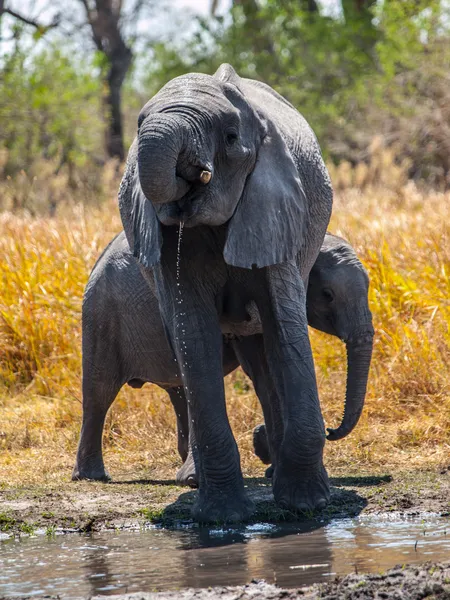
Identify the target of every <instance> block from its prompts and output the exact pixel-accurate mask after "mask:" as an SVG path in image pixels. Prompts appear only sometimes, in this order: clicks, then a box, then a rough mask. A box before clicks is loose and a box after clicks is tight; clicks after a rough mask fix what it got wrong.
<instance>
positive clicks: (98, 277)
mask: <svg viewBox="0 0 450 600" xmlns="http://www.w3.org/2000/svg"><path fill="white" fill-rule="evenodd" d="M150 283H151V282H150ZM368 285H369V281H368V276H367V273H366V271H365V269H364V267H363V266H362V264H361V262H360V261H359V260H358V258H357V256H356V254H355V252H354V250H353V248H352V247H351V246H350V245H349V244H348V243H347V242H346V241H345V240H343V239H341V238H339V237H336V236H334V235H331V234H328V233H327V234H326V236H325V239H324V242H323V245H322V248H321V251H320V253H319V255H318V258H317V260H316V262H315V264H314V266H313V268H312V270H311V272H310V276H309V284H308V291H307V315H308V323H309V324H310V325H311V326H312V327H314V328H316V329H319V330H321V331H324V332H326V333H329V334H331V335H334V336H337V337H339V338H340V339H342V340H343V341H344V342H345V343H346V345H347V355H348V375H347V395H346V401H345V410H344V417H343V421H342V423H341V425H340V426H339V427H338V428H337V429H329V430H328V431H329V435H328V439H331V440H335V439H340V438H342V437H344V436H346V435H347V434H348V433H350V431H351V430H352V429H353V428H354V427H355V425H356V424H357V422H358V419H359V416H360V414H361V411H362V408H363V405H364V397H365V392H366V384H367V377H368V372H369V365H370V358H371V352H372V338H373V328H372V316H371V313H370V310H369V307H368V300H367V293H368ZM228 298H229V299H230V298H231V301H230V300H229V301H228V304H227V310H228V311H229V312H230V311H231V312H232V313H233V314H232V315H231V316H232V318H231V321H233V319H238V318H239V319H246V320H247V321H248V322H249V323H248V332H249V334H251V333H252V331H254V332H255V334H256V332H257V331H258V327H259V325H258V323H257V324H256V325H255V324H254V321H255V319H254V317H252V316H251V315H252V311H253V312H254V309H252V307H248V313H249V314H246V313H245V311H244V314H242V310H241V311H239V310H236V311H234V308H233V301H232V294H231V295H230V294H229V295H228ZM222 310H223V307H222ZM233 311H234V312H233ZM228 316H230V315H229V314H228ZM256 320H258V317H256ZM227 321H230V319H227ZM252 328H253V329H252ZM224 331H226V332H227V333H230V332H229V330H228V329H224ZM247 339H249V338H247ZM234 341H235V340H233V339H232V336H230V335H224V338H223V372H224V375H226V374H228V373H230V372H231V371H233V370H234V369H235V368H236V367H237V366H238V364H239V361H238V359H237V357H236V353H235V349H236V348H237V347H236V346H235V344H234ZM244 343H245V339H244ZM237 354H238V356H239V352H237ZM255 358H256V361H255V362H257V357H255ZM242 366H243V368H244V370H245V371H246V372H247V374H248V375H249V376H251V377H252V379H253V381H254V384H255V388H256V390H257V393H258V395H259V396H260V397H261V395H262V394H263V393H265V390H266V388H267V385H266V382H265V381H264V380H263V378H264V372H265V367H264V366H262V365H259V364H253V365H250V367H249V366H248V364H247V363H244V362H243V363H242ZM145 382H151V383H156V384H157V385H159V386H160V387H162V388H163V389H165V390H166V391H167V392H168V394H169V396H170V400H171V402H172V405H173V407H174V409H175V413H176V417H177V427H178V450H179V453H180V456H181V458H182V460H183V461H184V464H183V466H182V467H181V469H180V470H179V471H178V473H177V480H178V481H179V482H180V483H186V484H189V485H195V484H196V483H197V481H196V474H195V466H194V463H193V460H192V455H191V454H190V452H189V427H188V413H187V403H186V398H185V395H184V389H183V385H182V383H181V375H180V372H179V367H178V363H177V361H176V359H175V355H174V353H173V350H172V348H171V347H170V345H169V344H168V342H167V338H166V335H165V331H164V326H163V323H162V320H161V316H160V312H159V306H158V300H157V297H156V294H155V291H154V289H153V288H152V286H151V285H149V283H148V280H146V279H144V277H143V276H142V274H141V271H140V268H139V265H138V263H137V261H136V259H135V258H134V257H133V255H132V254H131V252H130V249H129V246H128V242H127V240H126V237H125V235H124V233H123V232H122V233H121V234H119V235H118V236H117V237H116V238H114V240H113V241H112V242H111V243H110V244H109V245H108V247H107V248H106V249H105V250H104V252H103V254H102V255H101V256H100V258H99V259H98V261H97V263H96V265H95V267H94V269H93V271H92V273H91V275H90V278H89V281H88V284H87V286H86V291H85V297H84V302H83V425H82V431H81V438H80V443H79V447H78V453H77V459H76V465H75V468H74V471H73V475H72V478H73V479H96V480H108V479H109V475H108V473H107V471H106V470H105V467H104V464H103V457H102V432H103V425H104V420H105V417H106V413H107V411H108V409H109V407H110V406H111V404H112V402H113V401H114V399H115V397H116V395H117V393H118V392H119V390H120V388H121V387H122V386H123V385H124V384H125V383H128V384H129V385H130V386H131V387H137V388H139V387H142V386H143V385H144V383H145ZM264 416H265V420H266V422H269V421H270V419H271V418H272V417H271V415H267V414H265V415H264ZM254 441H255V452H256V454H257V455H258V456H259V457H260V458H261V459H262V460H263V462H265V463H269V462H271V459H270V457H271V451H270V450H269V446H268V442H267V437H266V432H265V427H264V426H259V427H258V428H256V430H255V435H254Z"/></svg>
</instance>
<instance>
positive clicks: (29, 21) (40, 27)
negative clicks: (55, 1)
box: [0, 0, 60, 39]
mask: <svg viewBox="0 0 450 600" xmlns="http://www.w3.org/2000/svg"><path fill="white" fill-rule="evenodd" d="M3 15H9V16H10V17H12V18H13V19H16V20H17V21H19V22H21V23H23V24H24V25H31V26H32V27H34V28H35V29H36V30H37V31H38V32H39V33H40V34H44V33H46V32H47V31H48V30H49V29H53V28H54V27H57V26H58V25H59V23H60V15H59V14H56V15H55V16H54V17H53V19H52V20H51V21H50V23H41V22H40V21H38V20H37V19H35V18H33V17H29V16H28V15H25V14H23V13H22V12H19V11H17V10H14V9H13V8H11V7H10V6H8V5H7V3H6V0H0V24H1V21H2V16H3ZM0 39H1V36H0Z"/></svg>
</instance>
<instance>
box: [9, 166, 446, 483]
mask: <svg viewBox="0 0 450 600" xmlns="http://www.w3.org/2000/svg"><path fill="white" fill-rule="evenodd" d="M380 160H381V161H383V160H384V161H385V165H384V168H385V169H388V173H387V174H386V173H385V174H384V178H383V182H382V183H383V185H375V184H376V181H377V177H376V176H375V175H374V172H376V171H375V169H376V168H378V167H376V166H374V165H376V164H379V161H380ZM374 161H375V163H374V164H372V166H371V168H369V169H368V170H367V169H366V170H365V171H364V178H363V180H361V181H359V182H358V176H359V177H362V175H361V173H362V172H363V170H364V168H363V167H360V168H359V175H358V174H357V173H356V172H355V171H351V170H349V169H348V167H347V166H345V165H344V166H343V167H339V168H337V169H336V168H335V169H333V170H332V171H333V177H334V180H335V182H336V187H337V189H338V194H337V198H336V202H335V208H334V215H333V219H332V223H331V226H330V230H331V231H333V232H335V233H337V234H340V235H342V236H344V237H346V238H347V239H349V240H350V241H351V242H352V244H353V245H354V246H355V248H356V249H357V251H358V253H359V255H360V257H361V258H362V259H363V261H364V262H365V264H366V265H367V267H368V269H369V272H370V277H371V282H372V285H371V293H370V296H371V297H370V302H371V308H372V310H373V313H374V318H375V327H376V331H377V336H376V343H375V350H374V357H373V368H372V373H371V379H370V385H369V390H368V397H367V403H366V410H365V412H364V415H363V417H362V419H361V422H360V424H359V425H358V427H357V429H356V430H355V432H354V433H352V435H351V436H349V437H348V438H347V439H345V440H343V441H341V442H337V443H333V444H332V443H330V444H327V449H326V454H327V457H326V461H327V464H328V466H329V468H330V471H331V472H334V473H344V472H345V473H349V472H355V471H364V472H367V471H378V472H379V471H388V470H391V469H399V468H403V469H407V468H411V467H414V468H415V467H425V466H437V465H439V464H444V463H448V462H449V454H450V452H449V450H450V446H449V443H450V389H449V384H450V370H449V369H448V358H449V349H450V278H449V275H450V239H449V232H448V228H447V218H448V206H449V204H450V193H447V194H443V193H438V192H433V191H427V192H421V191H419V190H418V189H417V188H416V187H415V185H414V184H413V183H411V182H406V181H405V180H404V175H403V172H402V170H401V169H400V170H399V169H398V167H397V166H396V165H395V164H394V163H393V161H392V160H391V159H390V158H389V157H387V158H386V157H384V158H383V157H381V158H380V157H378V159H374ZM377 161H378V162H377ZM389 168H391V176H390V177H389ZM349 177H350V181H348V178H349ZM355 183H359V184H360V185H362V186H363V191H361V188H359V189H357V188H354V187H350V188H349V187H348V185H349V184H353V185H354V184H355ZM10 185H12V183H11V182H10ZM119 229H120V219H119V215H118V210H117V207H116V204H115V201H111V202H108V203H106V204H104V205H103V206H102V208H101V209H96V208H92V207H89V208H83V206H81V205H80V206H77V207H72V208H70V207H66V208H65V209H64V210H61V211H60V214H58V215H57V216H56V217H55V218H36V217H31V216H27V215H22V216H17V215H13V214H11V213H8V212H4V213H2V214H0V257H1V258H0V281H1V295H0V484H1V483H3V484H13V483H15V484H19V483H45V482H48V481H55V480H67V479H68V478H69V476H70V471H71V468H72V464H73V460H74V455H75V449H76V442H77V437H78V432H79V426H80V418H81V398H80V364H81V361H80V358H81V357H80V309H81V296H82V292H83V288H84V285H85V283H86V280H87V277H88V273H89V270H90V268H91V267H92V265H93V264H94V262H95V259H96V257H97V256H98V254H99V253H100V251H101V250H102V248H103V247H104V246H105V245H106V243H107V242H108V241H109V240H110V239H111V237H112V236H113V234H114V233H115V232H117V231H118V230H119ZM312 341H313V347H314V354H315V360H316V369H317V376H318V383H319V390H320V397H321V402H322V406H323V412H324V417H325V421H326V423H327V425H330V426H335V425H336V424H337V423H338V421H339V418H340V415H341V412H342V406H343V398H344V392H345V355H344V351H343V347H342V345H341V343H340V342H339V341H337V340H334V339H331V338H330V337H328V336H326V335H322V334H318V333H316V332H312ZM226 389H227V397H228V407H229V414H230V420H231V422H232V426H233V429H234V432H235V435H236V438H237V440H238V443H239V447H240V450H241V457H242V462H243V467H244V472H245V473H246V474H255V475H256V474H262V473H263V466H262V465H261V464H260V463H259V462H258V461H257V459H256V458H255V457H254V456H253V454H252V450H251V432H252V429H253V427H254V426H255V425H256V424H257V423H259V422H260V421H261V411H260V408H259V405H258V402H257V399H256V397H255V395H254V393H253V391H252V389H251V387H250V386H249V382H248V380H247V379H246V377H245V376H244V375H243V374H242V372H240V371H237V372H235V373H233V374H232V375H231V376H229V377H228V379H227V382H226ZM104 446H105V458H106V462H107V464H108V467H109V468H110V471H111V472H112V474H113V475H114V476H116V477H117V476H125V475H126V476H130V475H134V476H138V475H139V476H142V475H145V476H147V477H154V478H157V477H167V476H169V477H170V476H172V475H173V473H174V472H175V469H176V467H177V465H178V464H179V459H178V456H177V453H176V437H175V424H174V418H173V415H172V409H171V408H170V405H169V403H168V401H167V398H166V395H165V392H163V391H162V390H159V388H157V387H156V386H145V387H144V389H143V390H131V389H130V388H124V389H123V390H122V392H121V394H120V396H119V398H118V399H117V400H116V402H115V404H114V405H113V407H112V410H111V412H110V414H109V415H108V418H107V425H106V430H105V439H104Z"/></svg>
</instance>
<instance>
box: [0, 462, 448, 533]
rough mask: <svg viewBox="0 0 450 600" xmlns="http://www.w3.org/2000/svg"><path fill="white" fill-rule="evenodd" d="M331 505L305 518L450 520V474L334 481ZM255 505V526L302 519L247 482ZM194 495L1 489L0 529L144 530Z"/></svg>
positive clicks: (166, 485)
mask: <svg viewBox="0 0 450 600" xmlns="http://www.w3.org/2000/svg"><path fill="white" fill-rule="evenodd" d="M331 483H332V501H331V503H330V505H329V506H328V507H327V509H326V510H325V511H322V512H321V513H317V514H307V515H300V519H301V518H309V519H310V518H314V517H318V518H321V519H323V518H332V517H339V516H342V517H347V516H356V515H358V514H360V513H362V512H364V513H373V512H392V511H396V512H399V513H402V514H408V515H413V514H419V513H421V512H434V513H439V514H441V515H447V516H448V515H450V470H448V469H446V470H441V471H438V470H434V471H426V472H421V471H411V472H406V473H392V474H382V475H367V476H352V477H334V478H331ZM246 484H247V487H248V491H249V494H250V495H251V497H252V498H253V500H254V501H255V503H256V512H255V514H254V516H253V520H254V521H255V522H256V521H262V520H263V521H266V522H267V521H268V522H270V521H272V522H273V521H280V520H298V519H299V515H294V514H293V513H290V512H289V511H283V510H281V509H278V508H277V507H276V505H275V503H274V501H273V496H272V491H271V484H270V481H269V480H267V479H265V478H247V479H246ZM196 494H197V492H196V491H195V490H190V489H188V488H182V487H178V486H176V485H174V482H173V481H170V480H162V481H147V480H136V481H126V480H123V481H120V480H118V481H114V482H112V483H94V482H76V483H75V482H67V483H62V484H61V483H56V484H54V485H46V486H45V487H44V486H29V485H28V486H26V487H13V488H11V487H9V488H3V489H0V531H1V532H2V534H3V535H20V534H23V533H32V532H33V531H35V530H37V529H38V530H40V529H44V530H46V531H48V532H51V531H54V530H55V528H58V529H62V530H66V531H78V532H81V531H99V530H104V529H117V528H119V529H122V528H131V527H139V526H142V525H144V524H145V523H146V522H147V523H148V522H149V521H150V522H162V523H163V524H165V525H170V524H171V523H172V522H174V521H188V520H189V519H190V507H191V505H192V503H193V502H194V499H195V496H196Z"/></svg>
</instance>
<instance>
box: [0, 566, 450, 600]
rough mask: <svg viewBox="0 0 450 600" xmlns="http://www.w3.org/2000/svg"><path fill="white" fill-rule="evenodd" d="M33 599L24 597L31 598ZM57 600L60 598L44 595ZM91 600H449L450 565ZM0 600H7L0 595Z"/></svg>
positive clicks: (7, 599) (395, 568) (401, 567)
mask: <svg viewBox="0 0 450 600" xmlns="http://www.w3.org/2000/svg"><path fill="white" fill-rule="evenodd" d="M32 597H33V596H23V598H32ZM45 597H46V598H59V596H45ZM91 598H92V600H96V599H100V598H103V599H104V598H109V600H174V599H175V598H177V599H182V600H191V599H192V600H194V599H195V600H213V599H214V598H221V599H222V600H256V599H258V600H259V599H262V600H278V599H280V600H281V599H283V600H289V599H294V598H303V599H304V600H319V599H320V600H341V599H345V600H366V599H367V600H369V599H370V600H373V599H380V600H381V599H395V600H423V599H424V598H429V599H430V600H431V599H433V600H448V599H450V563H448V562H447V563H425V564H423V565H418V566H414V567H411V566H404V565H403V566H397V567H394V568H393V569H389V570H388V571H386V572H384V573H378V574H372V575H364V574H356V573H353V574H351V575H347V576H345V577H337V578H336V579H335V581H333V582H331V583H325V584H315V585H312V586H308V587H303V588H297V589H283V588H280V587H277V586H275V585H271V584H268V583H265V582H264V581H259V582H252V583H250V584H248V585H243V586H237V587H214V588H207V589H192V588H191V589H186V590H177V591H173V592H153V593H146V592H140V593H134V594H120V595H112V596H111V595H108V596H91ZM0 600H10V599H9V598H8V597H7V596H0Z"/></svg>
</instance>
